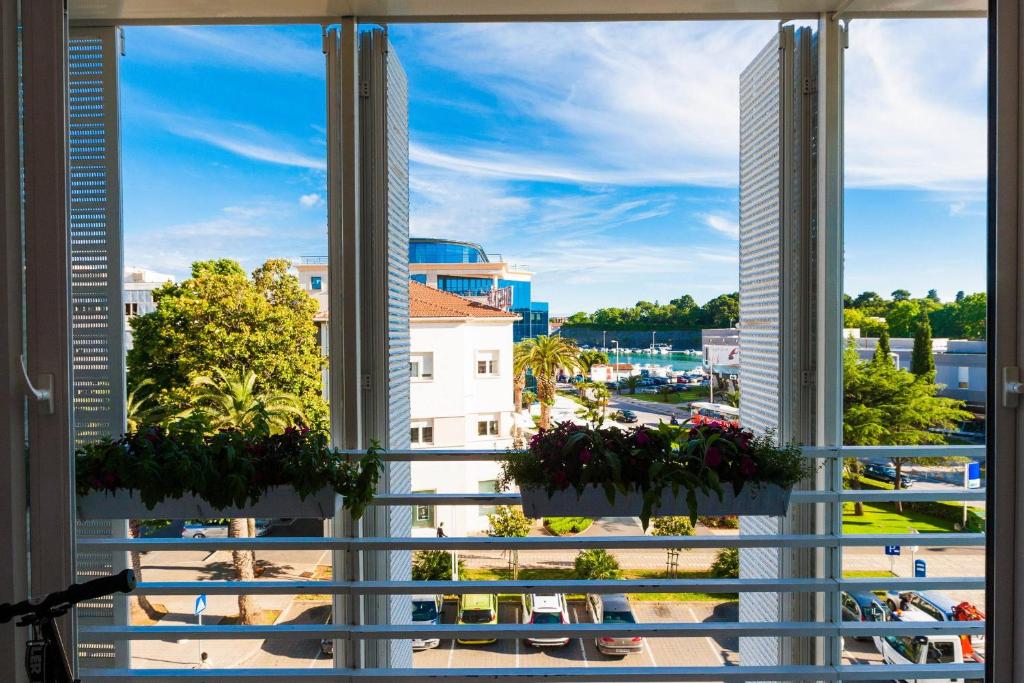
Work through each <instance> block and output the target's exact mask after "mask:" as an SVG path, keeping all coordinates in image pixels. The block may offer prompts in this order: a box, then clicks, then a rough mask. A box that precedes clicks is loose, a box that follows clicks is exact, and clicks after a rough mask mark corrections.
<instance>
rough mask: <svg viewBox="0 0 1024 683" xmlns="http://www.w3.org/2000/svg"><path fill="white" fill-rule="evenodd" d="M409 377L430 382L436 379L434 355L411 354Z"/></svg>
mask: <svg viewBox="0 0 1024 683" xmlns="http://www.w3.org/2000/svg"><path fill="white" fill-rule="evenodd" d="M409 377H410V378H412V379H414V380H430V379H433V378H434V354H433V353H410V354H409Z"/></svg>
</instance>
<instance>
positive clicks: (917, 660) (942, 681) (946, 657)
mask: <svg viewBox="0 0 1024 683" xmlns="http://www.w3.org/2000/svg"><path fill="white" fill-rule="evenodd" d="M899 621H935V620H934V619H933V618H931V617H930V616H928V615H927V614H925V613H924V612H921V611H918V610H916V609H913V608H911V609H908V610H903V611H902V612H901V613H900V614H899ZM874 640H875V645H876V646H877V647H878V651H879V652H881V653H882V659H883V660H884V661H885V663H886V664H903V665H908V664H963V663H964V649H963V643H962V642H961V640H960V636H956V635H944V636H878V637H875V639H874ZM906 683H964V679H962V678H915V679H912V680H909V681H906Z"/></svg>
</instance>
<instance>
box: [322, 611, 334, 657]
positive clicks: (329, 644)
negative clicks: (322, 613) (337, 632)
mask: <svg viewBox="0 0 1024 683" xmlns="http://www.w3.org/2000/svg"><path fill="white" fill-rule="evenodd" d="M327 623H328V624H330V623H331V619H330V618H328V619H327ZM320 652H321V653H322V654H323V655H324V656H326V657H333V656H334V638H321V639H320Z"/></svg>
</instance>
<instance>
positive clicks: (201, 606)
mask: <svg viewBox="0 0 1024 683" xmlns="http://www.w3.org/2000/svg"><path fill="white" fill-rule="evenodd" d="M205 611H206V594H205V593H204V594H203V595H200V596H199V597H198V598H196V609H195V611H194V612H193V613H192V614H196V615H198V614H202V613H203V612H205Z"/></svg>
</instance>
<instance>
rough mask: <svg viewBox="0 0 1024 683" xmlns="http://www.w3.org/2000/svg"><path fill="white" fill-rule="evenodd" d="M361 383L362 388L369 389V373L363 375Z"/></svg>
mask: <svg viewBox="0 0 1024 683" xmlns="http://www.w3.org/2000/svg"><path fill="white" fill-rule="evenodd" d="M362 384H363V389H369V388H370V376H369V375H363V382H362Z"/></svg>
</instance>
